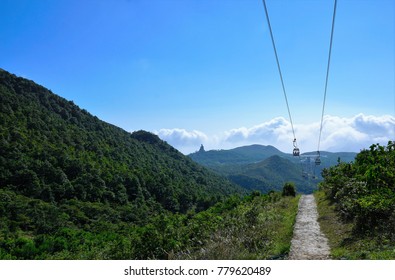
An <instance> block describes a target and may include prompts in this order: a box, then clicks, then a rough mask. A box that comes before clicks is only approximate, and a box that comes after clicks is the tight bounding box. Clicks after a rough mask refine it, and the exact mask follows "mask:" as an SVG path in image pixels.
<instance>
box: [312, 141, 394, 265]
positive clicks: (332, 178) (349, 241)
mask: <svg viewBox="0 0 395 280" xmlns="http://www.w3.org/2000/svg"><path fill="white" fill-rule="evenodd" d="M323 177H324V181H323V182H322V183H321V185H320V189H321V190H322V194H318V195H319V196H321V204H322V211H323V212H322V216H325V215H326V216H327V217H330V216H331V215H332V219H329V220H332V225H329V224H328V221H325V220H326V219H325V218H324V219H322V222H323V224H325V223H326V225H324V227H325V226H326V227H328V230H327V232H328V233H327V235H328V236H331V235H332V236H333V234H331V232H334V231H337V230H336V229H340V230H341V232H343V234H342V235H340V236H341V239H339V235H338V236H337V237H336V236H334V238H333V239H332V240H334V241H333V244H332V245H333V246H332V247H333V248H334V251H333V254H334V256H335V257H337V258H368V259H375V258H392V259H393V258H395V246H394V242H395V232H394V229H395V142H392V141H390V142H389V143H388V145H387V146H380V145H378V144H375V145H372V146H371V147H370V149H368V150H363V151H361V152H360V153H359V154H358V155H357V156H356V158H355V162H352V163H344V162H339V163H338V165H337V166H335V167H332V168H329V169H327V170H324V172H323ZM323 194H325V197H326V200H327V202H325V200H323V199H322V196H323ZM324 206H325V207H324ZM323 209H326V210H325V211H324V210H323ZM330 209H332V210H333V211H335V213H336V216H337V217H333V216H334V215H333V213H332V212H331V211H330ZM325 213H326V214H325ZM331 213H332V214H331ZM337 218H338V219H337ZM327 220H328V219H327Z"/></svg>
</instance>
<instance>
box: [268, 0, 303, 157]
mask: <svg viewBox="0 0 395 280" xmlns="http://www.w3.org/2000/svg"><path fill="white" fill-rule="evenodd" d="M262 2H263V6H264V8H265V14H266V20H267V25H268V26H269V31H270V37H271V38H272V44H273V49H274V54H275V56H276V62H277V68H278V73H279V74H280V80H281V85H282V88H283V93H284V97H285V103H286V104H287V109H288V116H289V121H290V122H291V128H292V133H293V136H294V140H293V145H294V151H293V155H294V156H299V148H298V147H297V143H296V136H295V130H294V125H293V122H292V117H291V110H290V109H289V104H288V98H287V93H286V91H285V86H284V79H283V75H282V73H281V67H280V61H279V59H278V55H277V49H276V44H275V43H274V36H273V32H272V27H271V25H270V19H269V13H268V12H267V7H266V2H265V0H262Z"/></svg>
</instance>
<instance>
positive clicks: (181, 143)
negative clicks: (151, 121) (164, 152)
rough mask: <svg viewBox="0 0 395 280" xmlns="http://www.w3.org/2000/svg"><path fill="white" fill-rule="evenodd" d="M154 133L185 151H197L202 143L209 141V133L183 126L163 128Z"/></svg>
mask: <svg viewBox="0 0 395 280" xmlns="http://www.w3.org/2000/svg"><path fill="white" fill-rule="evenodd" d="M154 133H155V134H157V135H158V136H159V137H160V138H161V139H162V140H164V141H166V142H167V143H169V144H170V145H172V146H174V147H175V148H176V149H178V150H180V151H181V152H183V153H189V152H191V151H195V150H197V149H198V148H199V147H200V144H204V143H207V141H208V137H207V135H206V134H204V133H203V132H201V131H198V130H192V131H187V130H185V129H181V128H173V129H167V128H163V129H160V130H159V131H155V132H154Z"/></svg>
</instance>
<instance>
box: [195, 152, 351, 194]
mask: <svg viewBox="0 0 395 280" xmlns="http://www.w3.org/2000/svg"><path fill="white" fill-rule="evenodd" d="M315 155H316V153H304V154H302V157H301V158H302V160H300V158H299V157H293V156H292V155H291V154H286V153H283V152H281V151H279V150H277V149H276V148H274V147H272V146H263V145H251V146H244V147H238V148H235V149H231V150H218V151H214V150H213V151H205V150H204V149H200V150H199V151H198V152H195V153H192V154H190V155H189V157H191V158H192V159H193V160H194V161H196V162H197V163H200V164H202V165H204V166H206V167H208V168H211V169H212V170H214V171H215V172H217V173H219V174H222V175H224V176H226V177H227V178H228V179H229V180H231V181H232V182H234V183H236V184H238V185H240V186H243V187H244V188H246V189H249V190H259V191H261V192H263V193H267V192H269V191H271V190H276V191H281V186H282V185H283V184H284V183H285V182H288V181H292V182H294V183H295V184H296V188H297V191H298V192H299V193H311V192H313V191H314V190H316V186H317V183H318V182H320V181H321V180H322V177H321V171H322V170H323V169H324V168H329V167H330V166H333V165H335V164H336V163H337V160H338V159H339V158H341V160H342V161H345V162H349V161H351V160H353V159H354V157H355V155H356V154H355V153H330V152H321V156H322V159H321V160H322V164H321V165H319V166H315V164H314V156H315ZM302 175H303V176H302Z"/></svg>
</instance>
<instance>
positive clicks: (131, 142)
mask: <svg viewBox="0 0 395 280" xmlns="http://www.w3.org/2000/svg"><path fill="white" fill-rule="evenodd" d="M243 193H245V191H243V189H241V188H240V187H238V186H236V185H234V184H232V183H230V182H229V181H227V180H225V179H223V178H222V177H220V176H218V175H216V174H214V173H213V172H211V171H208V170H207V169H206V168H204V167H201V166H199V165H198V164H196V163H194V162H193V161H192V160H191V159H190V158H188V157H186V156H184V155H182V154H181V153H180V152H178V151H177V150H175V149H174V148H173V147H171V146H170V145H168V144H167V143H165V142H163V141H162V140H160V139H159V138H158V137H157V136H155V135H153V134H151V133H148V132H145V131H138V132H134V133H132V134H130V133H128V132H126V131H124V130H122V129H120V128H117V127H115V126H113V125H111V124H108V123H105V122H103V121H101V120H99V119H98V118H97V117H94V116H92V115H91V114H89V113H88V112H87V111H86V110H83V109H80V108H79V107H78V106H76V105H75V104H74V103H73V102H72V101H67V100H65V99H64V98H61V97H59V96H57V95H55V94H53V93H52V92H50V91H49V90H47V89H45V88H44V87H42V86H40V85H37V84H35V83H34V82H33V81H30V80H27V79H23V78H19V77H16V76H15V75H12V74H10V73H8V72H6V71H4V70H0V228H1V232H0V250H1V251H0V258H14V257H16V258H35V257H37V256H41V257H43V256H44V257H48V256H49V255H52V254H53V253H54V252H55V251H56V252H58V251H59V252H62V251H64V250H65V248H68V246H74V245H75V246H77V247H78V244H77V245H76V244H74V245H71V243H72V242H77V243H78V242H79V241H78V240H80V239H81V238H82V239H86V240H90V241H89V242H92V244H90V245H89V246H91V247H92V246H93V247H95V246H98V247H100V246H101V245H100V244H102V243H103V242H104V243H105V242H107V241H108V240H113V241H111V242H122V240H124V237H125V236H124V235H122V234H121V235H119V234H118V233H117V230H119V229H120V228H123V229H124V227H125V226H126V225H128V226H132V225H134V226H136V228H133V230H132V229H131V228H130V231H129V234H133V232H134V234H135V235H136V238H137V239H138V238H142V237H141V234H143V232H144V227H143V228H138V227H137V226H144V225H146V224H148V223H149V222H150V221H151V219H153V218H154V217H156V216H158V215H163V214H164V213H170V212H171V213H187V212H188V211H189V212H191V211H192V212H199V211H202V210H205V209H207V208H208V207H209V206H212V205H214V204H215V203H216V202H218V201H221V200H223V199H224V198H225V197H227V196H229V195H230V194H243ZM58 235H60V236H62V238H61V239H62V240H63V241H59V242H60V243H59V244H58V243H56V242H55V241H54V240H55V239H56V238H55V239H53V238H54V236H58ZM111 235H115V236H112V237H111V238H110V236H111ZM68 239H69V240H68ZM107 239H108V240H107ZM18 240H19V241H18ZM48 240H52V241H54V242H55V243H56V244H55V243H53V242H52V241H51V242H52V243H51V242H50V241H48ZM59 240H60V239H59ZM128 240H130V239H128ZM47 241H48V242H49V243H48V244H47V243H46V242H47ZM18 242H19V243H18ZM87 242H88V241H87ZM84 244H85V243H84ZM85 245H86V244H85ZM85 245H84V246H85ZM29 246H30V247H31V248H30V249H29ZM40 246H41V247H40ZM45 246H47V247H48V248H47V247H45ZM81 246H82V245H81ZM87 246H88V245H87ZM106 246H107V245H106ZM108 246H110V247H111V246H112V247H111V248H112V249H115V243H114V244H113V243H111V244H109V245H108ZM70 248H71V247H70ZM107 249H108V248H107ZM107 249H103V250H107ZM112 249H111V250H112ZM75 250H77V249H75ZM109 250H110V249H109ZM66 251H67V252H69V251H68V250H66ZM43 252H44V253H43ZM82 252H83V250H82ZM149 252H150V251H148V253H149ZM69 253H70V252H69ZM90 253H91V254H93V255H94V253H93V252H90ZM113 253H114V254H115V252H113ZM70 254H71V255H67V256H63V257H66V258H73V254H72V253H70ZM87 254H88V253H87ZM107 254H108V256H110V257H114V256H115V255H114V254H111V253H109V252H107ZM151 255H152V257H155V256H156V255H155V253H152V252H151ZM83 256H84V255H82V256H79V257H82V258H83ZM86 256H87V257H88V255H86ZM128 256H129V257H131V256H130V255H128ZM90 257H92V255H91V256H90ZM132 257H135V258H139V257H142V256H141V255H138V254H137V255H132ZM98 258H100V256H99V255H98ZM103 258H104V257H103Z"/></svg>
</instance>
